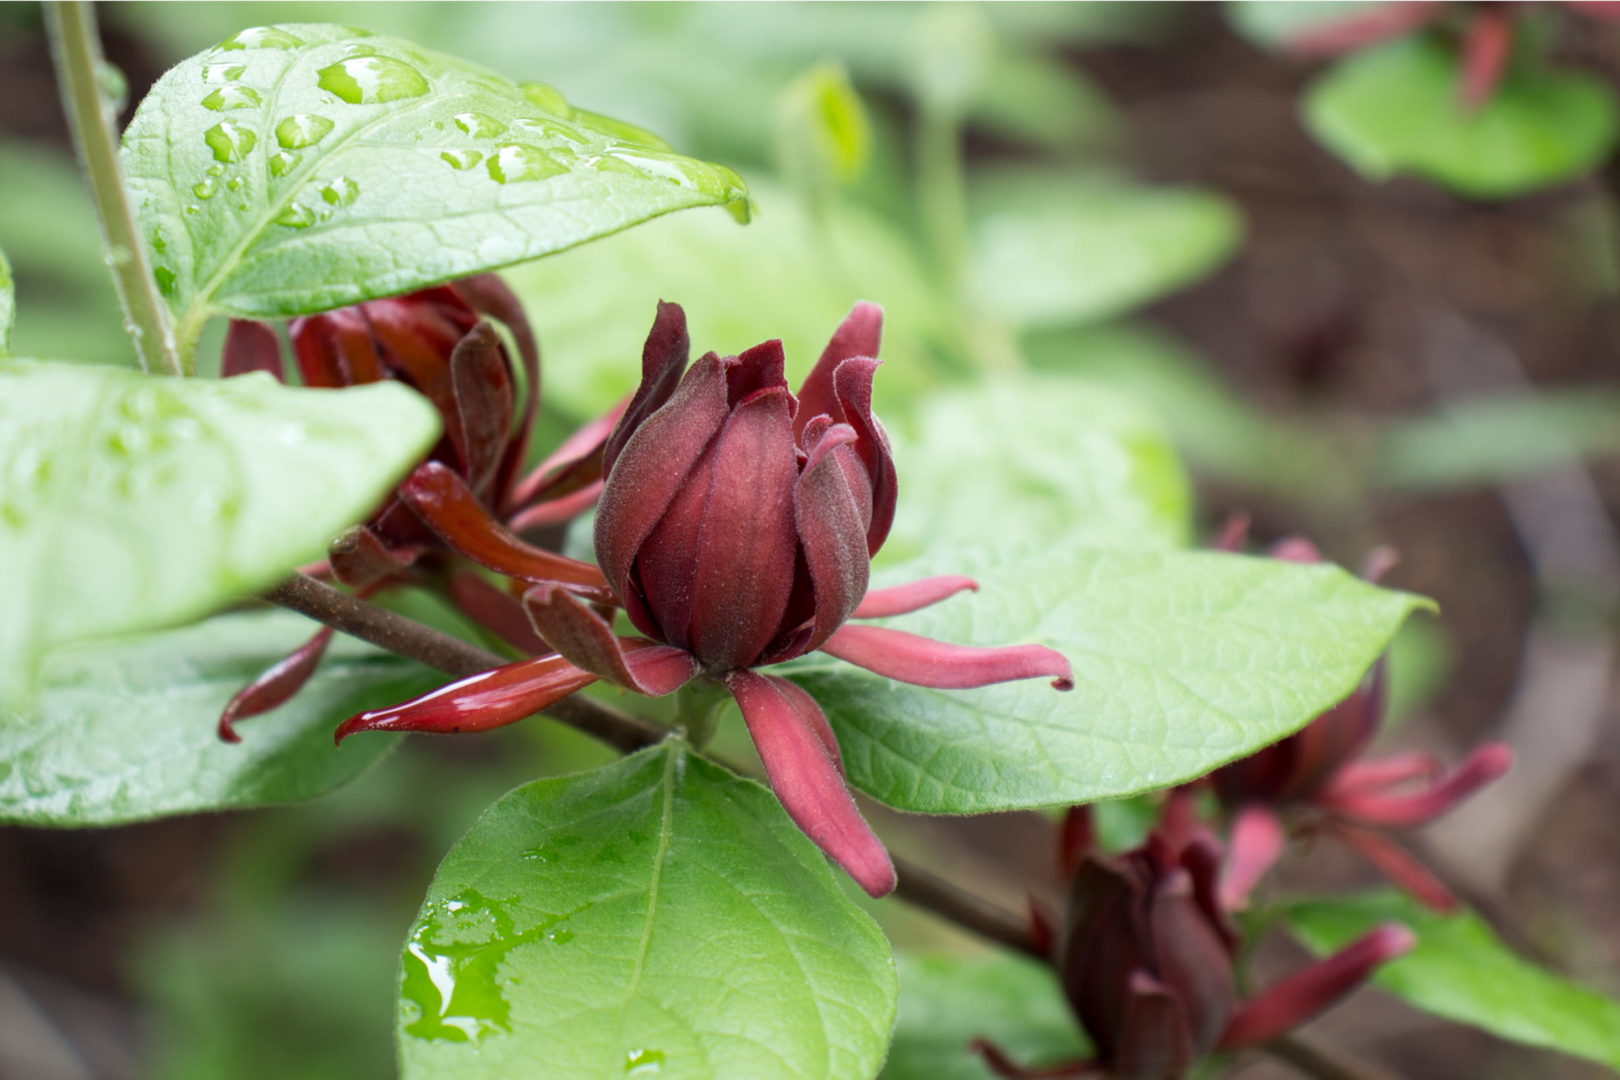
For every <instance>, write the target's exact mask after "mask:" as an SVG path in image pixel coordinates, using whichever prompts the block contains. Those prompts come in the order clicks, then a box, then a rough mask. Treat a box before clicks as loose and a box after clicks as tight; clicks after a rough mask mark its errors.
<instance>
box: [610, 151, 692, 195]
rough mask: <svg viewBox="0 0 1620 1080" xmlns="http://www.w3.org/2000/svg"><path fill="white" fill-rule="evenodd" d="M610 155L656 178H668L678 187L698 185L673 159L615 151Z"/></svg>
mask: <svg viewBox="0 0 1620 1080" xmlns="http://www.w3.org/2000/svg"><path fill="white" fill-rule="evenodd" d="M609 157H613V158H617V159H618V160H620V161H622V162H624V163H625V164H627V165H630V166H632V167H634V168H636V169H638V170H640V171H641V172H642V173H645V174H646V175H648V176H650V177H652V178H653V179H655V180H668V181H669V182H670V183H672V184H674V185H676V186H677V187H683V188H691V187H696V186H697V184H696V183H695V182H694V181H693V180H692V178H691V177H690V176H688V175H686V172H685V170H683V169H682V168H681V167H680V166H679V165H677V164H675V163H674V162H673V161H665V160H663V159H661V158H655V157H645V156H643V155H641V154H623V153H615V154H610V155H609Z"/></svg>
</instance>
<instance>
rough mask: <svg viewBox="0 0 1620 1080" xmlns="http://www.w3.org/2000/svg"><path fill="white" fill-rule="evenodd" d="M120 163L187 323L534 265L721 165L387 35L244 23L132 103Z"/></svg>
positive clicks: (692, 202)
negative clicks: (134, 106)
mask: <svg viewBox="0 0 1620 1080" xmlns="http://www.w3.org/2000/svg"><path fill="white" fill-rule="evenodd" d="M124 169H125V173H126V175H127V176H128V179H129V186H130V189H131V191H132V192H133V194H134V199H135V204H136V211H137V214H138V216H139V218H140V219H141V224H142V228H143V231H144V233H145V237H146V240H147V243H148V246H149V248H150V251H151V256H152V263H153V266H154V271H153V272H154V273H155V274H156V276H157V278H158V281H159V284H160V285H161V286H162V287H163V289H164V291H165V293H166V294H167V296H168V298H169V301H170V303H171V304H172V306H173V307H174V309H175V310H176V311H177V312H179V313H182V319H181V324H182V328H183V329H184V328H185V327H186V326H187V325H189V324H194V323H196V322H198V321H200V319H201V318H203V317H205V316H206V314H207V313H208V311H210V310H217V311H224V312H229V313H231V314H238V315H295V314H298V313H301V312H309V311H319V310H322V309H326V308H332V307H337V306H339V305H342V304H348V303H353V302H356V301H360V300H365V299H369V298H372V297H377V296H387V295H392V294H395V293H400V292H404V291H407V290H409V289H414V288H419V287H421V286H423V285H428V284H431V283H433V282H439V281H445V280H448V279H450V278H454V277H458V276H461V275H464V274H470V273H474V272H477V271H482V270H489V269H493V268H495V267H500V266H505V265H508V264H510V263H515V262H519V261H522V260H526V259H533V258H536V257H538V256H541V255H547V254H550V253H551V252H554V251H560V250H562V249H564V248H568V247H572V246H574V245H575V244H579V243H582V242H584V241H586V240H590V239H593V238H595V237H598V236H603V235H605V234H607V233H611V232H616V231H617V230H619V229H622V228H625V227H626V226H629V225H633V224H635V223H637V222H640V221H645V220H646V219H647V218H650V217H655V216H657V215H659V214H663V213H667V212H669V211H672V210H680V209H683V208H685V207H693V206H711V205H722V204H724V205H728V206H730V207H732V208H733V209H734V210H735V211H737V212H739V213H744V212H745V211H746V206H747V199H746V195H745V193H744V190H743V187H742V183H741V181H740V180H739V179H738V178H737V176H736V174H735V173H733V172H731V170H729V169H726V168H723V167H721V166H718V165H710V164H707V163H705V162H700V161H696V160H693V159H691V158H687V157H684V156H682V155H680V154H677V153H675V152H674V151H672V150H671V149H670V148H669V146H668V144H666V143H664V142H663V141H662V140H661V139H659V138H658V137H657V136H654V135H651V134H649V133H647V132H645V131H642V130H640V129H638V128H635V127H632V126H630V125H628V124H624V123H621V122H619V121H616V120H613V119H611V118H608V117H604V116H599V115H597V114H595V113H591V112H586V111H584V110H581V109H577V108H575V107H573V106H572V105H570V104H569V103H568V101H567V100H565V99H564V98H563V96H562V95H561V94H560V93H558V92H557V91H556V90H554V89H552V88H551V87H549V86H546V85H544V84H541V83H521V84H520V83H515V82H512V81H511V80H509V79H507V78H505V77H503V76H500V75H497V74H495V73H494V72H491V71H489V70H487V69H485V68H482V67H479V66H477V65H475V64H470V63H467V62H465V61H462V60H458V59H456V58H454V57H450V56H445V55H443V54H441V53H436V52H430V51H428V50H425V49H422V48H419V47H417V46H416V45H413V44H411V43H410V42H407V41H403V40H400V39H396V38H389V37H376V36H371V35H370V34H368V33H367V32H366V31H363V30H355V29H352V28H348V27H340V26H328V25H323V24H314V23H309V24H292V25H287V26H276V27H255V28H252V29H249V30H244V31H242V32H241V33H238V34H236V35H234V36H233V37H230V38H227V39H226V40H225V41H224V42H222V43H221V44H219V45H218V46H216V47H214V48H213V49H210V50H208V51H206V52H204V53H201V54H199V55H197V56H193V57H192V58H190V59H188V60H186V61H184V62H183V63H181V64H180V65H179V66H178V67H176V68H174V69H173V70H171V71H170V72H168V74H166V75H164V76H163V78H162V79H161V80H159V82H158V84H157V85H156V86H155V87H154V88H153V90H152V92H151V93H150V94H149V95H148V96H147V97H146V99H145V101H143V102H142V104H141V107H140V109H139V110H138V111H137V113H136V115H135V119H134V120H133V122H132V123H131V124H130V126H129V129H128V130H127V131H126V132H125V135H124Z"/></svg>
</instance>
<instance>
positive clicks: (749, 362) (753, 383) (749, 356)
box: [723, 338, 794, 408]
mask: <svg viewBox="0 0 1620 1080" xmlns="http://www.w3.org/2000/svg"><path fill="white" fill-rule="evenodd" d="M723 362H724V363H725V365H726V399H727V400H728V401H729V402H730V403H731V407H732V408H736V407H737V406H738V405H739V404H741V403H742V402H743V400H744V399H745V398H748V397H750V396H751V395H753V394H757V393H759V392H760V391H761V390H775V389H777V388H781V389H782V390H786V389H787V388H788V384H787V376H786V369H787V357H786V356H784V355H783V353H782V343H781V341H779V340H777V339H775V338H772V339H771V340H770V341H762V342H760V343H759V344H758V345H755V346H754V347H753V348H751V349H744V350H743V351H742V352H740V353H738V354H737V355H736V356H728V357H726V359H725V360H724V361H723ZM788 400H789V401H790V402H791V401H794V397H793V395H792V394H788Z"/></svg>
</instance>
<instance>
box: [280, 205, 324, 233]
mask: <svg viewBox="0 0 1620 1080" xmlns="http://www.w3.org/2000/svg"><path fill="white" fill-rule="evenodd" d="M276 224H277V225H285V226H287V227H288V228H290V229H307V228H309V227H310V226H311V225H313V224H315V211H313V210H311V209H310V208H309V207H307V206H305V205H304V204H303V203H292V204H291V205H289V206H288V207H287V209H285V210H283V211H282V212H281V213H279V214H277V215H276Z"/></svg>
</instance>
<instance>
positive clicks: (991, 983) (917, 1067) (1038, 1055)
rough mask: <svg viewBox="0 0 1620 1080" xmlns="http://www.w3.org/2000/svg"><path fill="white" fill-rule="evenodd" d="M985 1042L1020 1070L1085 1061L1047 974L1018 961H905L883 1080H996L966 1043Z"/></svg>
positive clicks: (944, 958)
mask: <svg viewBox="0 0 1620 1080" xmlns="http://www.w3.org/2000/svg"><path fill="white" fill-rule="evenodd" d="M977 1038H985V1039H989V1040H990V1041H992V1042H994V1043H995V1044H996V1045H997V1046H999V1047H1001V1049H1003V1050H1005V1051H1006V1052H1007V1054H1008V1056H1010V1057H1011V1058H1012V1059H1013V1060H1014V1061H1016V1062H1017V1063H1018V1064H1020V1065H1028V1066H1041V1065H1057V1064H1061V1063H1063V1062H1067V1061H1074V1060H1075V1059H1077V1058H1080V1057H1083V1056H1085V1053H1086V1043H1085V1039H1084V1037H1083V1036H1082V1035H1081V1032H1080V1028H1079V1026H1078V1025H1077V1024H1076V1023H1075V1020H1074V1017H1073V1016H1072V1015H1071V1014H1070V1013H1069V1010H1068V1007H1067V1006H1066V1005H1065V1004H1064V1001H1063V995H1062V994H1061V993H1060V992H1059V990H1058V985H1057V981H1056V980H1055V979H1054V978H1053V977H1052V972H1051V970H1050V969H1049V968H1045V967H1042V966H1040V965H1039V964H1036V963H1033V962H1032V961H1029V960H1025V959H1024V958H1022V957H1019V956H1012V955H1008V954H1002V955H999V956H972V957H967V956H927V957H919V956H907V957H902V958H901V960H900V1018H899V1021H898V1022H897V1023H896V1025H895V1030H894V1046H893V1048H891V1049H890V1051H889V1061H888V1064H887V1065H885V1066H884V1067H883V1076H882V1080H995V1074H994V1073H992V1072H991V1071H990V1070H989V1069H988V1068H986V1067H985V1065H984V1059H983V1058H981V1057H979V1056H978V1055H976V1054H969V1053H968V1044H969V1043H970V1042H971V1041H972V1040H973V1039H977Z"/></svg>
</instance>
